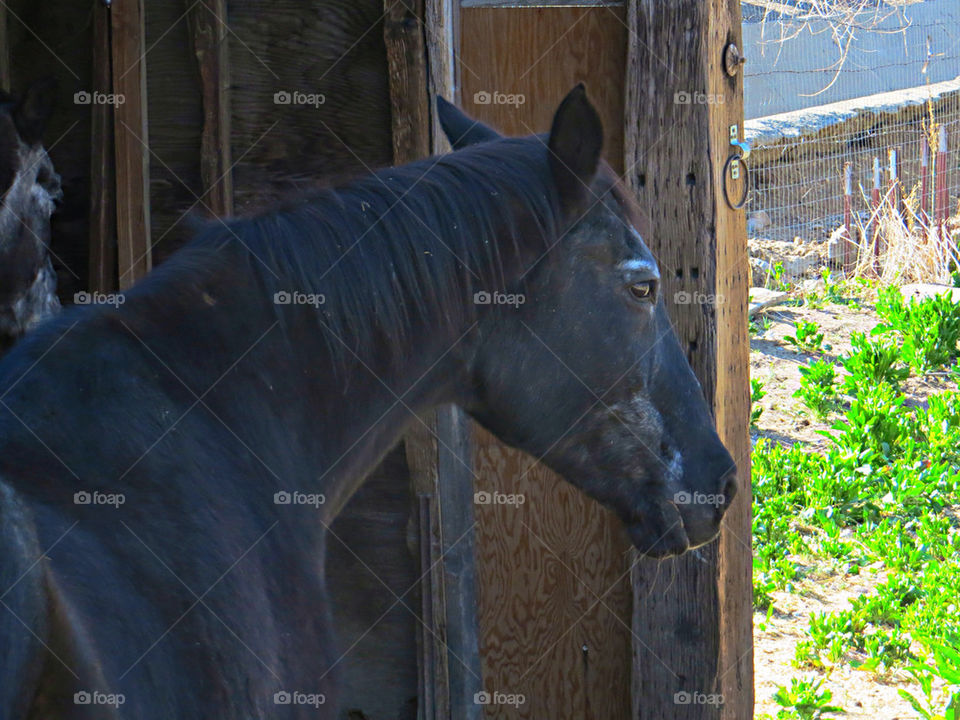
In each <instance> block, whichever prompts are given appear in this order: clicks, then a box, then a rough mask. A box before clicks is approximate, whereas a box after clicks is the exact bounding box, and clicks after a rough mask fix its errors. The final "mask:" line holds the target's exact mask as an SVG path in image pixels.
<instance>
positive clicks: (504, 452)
mask: <svg viewBox="0 0 960 720" xmlns="http://www.w3.org/2000/svg"><path fill="white" fill-rule="evenodd" d="M625 53H626V28H625V25H624V24H623V20H622V12H621V10H620V9H611V8H605V7H601V8H523V9H517V8H463V9H462V10H461V50H460V67H459V77H460V82H461V103H462V106H463V107H464V109H465V110H466V111H467V112H469V113H471V114H472V115H473V116H474V117H477V118H479V119H481V120H483V121H484V122H487V123H489V124H491V125H493V126H495V127H497V128H499V129H500V130H502V131H504V132H506V133H508V134H513V135H526V134H530V133H533V132H544V131H545V130H547V129H548V128H549V126H550V121H551V119H552V116H553V111H554V110H555V108H556V106H557V104H558V103H559V101H560V100H561V99H562V98H563V96H564V95H565V94H566V93H567V92H568V91H569V90H570V88H571V87H572V86H573V85H574V84H575V83H577V82H579V81H581V80H582V81H584V82H586V83H587V87H588V89H589V92H590V96H591V99H592V100H593V101H594V102H595V103H596V104H597V106H598V109H599V110H600V114H601V117H602V118H603V120H604V127H605V129H606V130H607V143H606V145H605V153H606V156H607V158H608V159H609V161H610V162H611V163H612V164H613V165H614V167H615V168H618V169H619V168H620V167H622V156H623V153H622V147H623V145H622V127H623V98H622V95H623V73H624V67H625V61H626V56H625ZM483 92H486V93H489V94H491V95H492V93H494V92H498V93H504V94H513V95H516V94H523V95H524V102H523V103H522V104H514V105H507V104H498V103H496V102H493V101H491V102H490V103H485V102H483V100H484V99H485V98H484V96H481V95H477V93H483ZM491 100H493V99H492V98H491ZM475 438H476V441H475V443H474V463H475V467H476V472H477V475H478V480H477V482H476V490H477V491H478V492H483V491H486V492H492V491H493V490H495V489H496V490H498V491H500V492H503V493H522V494H523V495H524V497H525V502H524V504H523V505H522V506H520V507H515V506H494V505H475V508H474V510H475V513H476V519H477V536H476V543H477V546H476V547H477V573H478V579H479V582H478V586H479V598H478V601H479V609H480V631H481V654H482V657H483V675H484V684H485V688H486V690H487V691H489V692H491V693H492V692H500V693H505V694H522V695H523V696H525V703H524V704H522V705H520V706H518V707H512V706H509V705H495V704H490V705H487V707H486V710H487V712H486V716H487V717H488V718H511V719H512V718H533V719H536V720H540V719H542V718H571V719H572V718H576V719H577V720H581V719H583V720H588V719H590V718H626V717H628V716H629V712H630V709H629V688H630V630H629V622H630V607H631V601H630V587H629V582H628V581H629V576H628V568H629V558H630V554H629V546H628V542H627V539H626V535H625V533H624V532H623V530H622V528H621V526H620V523H619V521H618V520H617V519H616V518H615V517H614V516H613V515H612V514H611V513H609V512H608V511H606V510H605V509H603V508H601V507H600V506H599V505H598V504H596V503H595V502H593V501H592V500H589V499H588V498H586V497H585V496H583V495H582V494H580V493H579V491H577V490H575V489H574V488H573V487H571V486H569V485H567V484H566V483H564V482H563V481H562V480H561V479H560V478H558V477H557V476H556V475H554V474H553V473H551V472H549V471H547V470H546V469H545V468H543V467H540V466H537V467H533V468H532V466H533V464H534V460H533V458H530V457H529V456H527V455H525V454H523V453H520V452H518V451H515V450H512V449H510V448H508V447H506V446H504V445H503V444H501V443H499V442H498V441H497V440H495V439H494V438H493V437H492V436H491V435H489V434H488V433H486V432H483V431H482V430H480V429H479V428H477V429H476V435H475ZM531 468H532V469H531Z"/></svg>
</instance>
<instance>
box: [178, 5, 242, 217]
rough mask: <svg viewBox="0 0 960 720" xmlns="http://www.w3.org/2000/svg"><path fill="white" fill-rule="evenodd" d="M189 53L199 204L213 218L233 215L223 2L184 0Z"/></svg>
mask: <svg viewBox="0 0 960 720" xmlns="http://www.w3.org/2000/svg"><path fill="white" fill-rule="evenodd" d="M186 4H187V7H188V13H187V20H188V22H189V26H190V35H191V36H192V39H193V51H194V54H195V55H196V58H197V69H198V70H199V72H200V89H201V96H202V98H203V130H202V133H201V135H200V179H201V182H202V183H203V196H202V197H203V203H204V205H205V206H206V207H207V208H209V210H210V212H212V213H213V214H214V215H229V214H230V213H232V212H233V174H232V168H231V167H230V165H231V151H230V55H229V52H228V48H229V46H228V44H227V25H226V21H227V3H226V0H208V2H205V3H200V4H196V3H193V2H192V1H191V0H186Z"/></svg>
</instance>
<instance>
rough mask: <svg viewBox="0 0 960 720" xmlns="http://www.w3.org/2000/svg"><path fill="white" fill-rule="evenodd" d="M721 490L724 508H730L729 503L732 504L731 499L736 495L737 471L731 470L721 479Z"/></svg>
mask: <svg viewBox="0 0 960 720" xmlns="http://www.w3.org/2000/svg"><path fill="white" fill-rule="evenodd" d="M721 483H723V484H722V486H721V487H722V488H723V489H722V490H721V491H720V492H721V493H723V498H724V503H723V505H724V508H727V507H730V503H732V502H733V498H734V497H736V495H737V471H736V470H731V471H730V472H728V473H727V474H726V475H725V476H724V477H723V478H721Z"/></svg>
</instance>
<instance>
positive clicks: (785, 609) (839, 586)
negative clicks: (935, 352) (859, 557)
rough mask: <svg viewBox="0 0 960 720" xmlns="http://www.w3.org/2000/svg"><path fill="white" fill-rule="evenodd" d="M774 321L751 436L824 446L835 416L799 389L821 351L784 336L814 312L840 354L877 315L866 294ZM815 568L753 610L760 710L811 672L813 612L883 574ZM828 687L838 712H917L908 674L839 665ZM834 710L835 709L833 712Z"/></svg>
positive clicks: (844, 602)
mask: <svg viewBox="0 0 960 720" xmlns="http://www.w3.org/2000/svg"><path fill="white" fill-rule="evenodd" d="M767 317H768V318H769V320H770V325H769V327H768V328H767V329H766V330H763V329H761V330H760V331H759V332H758V333H756V334H755V335H754V336H753V337H752V339H751V353H750V370H751V374H752V377H754V378H758V379H760V380H761V381H762V382H763V389H764V391H765V392H766V396H765V397H764V398H763V399H762V400H760V402H759V405H760V406H762V407H763V414H762V415H761V417H760V419H759V421H758V423H757V428H756V429H754V430H753V431H752V436H753V440H754V441H756V440H757V439H758V438H759V437H766V438H770V439H771V440H775V441H778V442H782V443H787V444H790V445H792V444H793V443H795V442H802V443H806V444H808V445H809V446H810V447H811V449H814V448H817V449H823V448H825V447H826V445H827V442H828V441H827V440H826V439H825V438H824V437H823V436H822V435H820V434H818V433H817V430H825V429H827V428H828V427H829V425H830V423H831V422H833V416H831V418H829V419H828V420H827V422H819V421H818V420H817V419H816V418H815V417H814V416H813V415H812V414H810V413H809V412H807V411H806V410H805V409H804V408H803V406H802V404H801V402H800V400H799V399H798V398H794V397H793V393H794V391H795V390H796V389H797V388H798V387H799V386H800V373H799V371H798V367H799V366H800V365H802V364H804V363H805V362H807V361H808V360H810V359H816V357H817V356H813V355H808V354H805V353H800V352H797V351H796V349H794V347H793V346H792V345H790V344H788V343H786V342H785V341H784V340H783V338H784V336H785V335H791V334H793V332H794V323H795V322H797V321H798V320H808V321H812V322H815V323H817V325H818V326H819V327H820V330H821V331H822V332H823V333H824V345H825V346H826V345H830V346H831V347H830V349H829V350H827V351H826V353H825V355H826V356H832V357H834V358H839V356H840V355H842V354H844V353H845V352H847V351H849V350H850V342H849V339H850V334H851V333H852V332H866V333H869V331H870V330H871V329H873V327H874V326H875V325H877V323H878V318H877V315H876V313H875V312H874V310H873V307H872V305H870V304H868V301H864V304H863V307H861V308H856V307H850V306H846V305H826V306H825V307H824V308H823V309H813V308H809V307H789V306H781V307H776V308H772V309H771V310H769V311H768V312H767ZM943 389H945V386H943V387H938V383H937V382H936V380H933V381H923V380H919V379H917V378H911V379H910V380H909V381H908V382H906V383H904V391H905V392H906V394H907V397H908V403H921V404H922V403H923V402H924V398H925V397H926V396H927V395H929V394H931V393H933V392H938V391H941V390H943ZM812 563H813V561H811V567H810V568H809V571H808V572H809V574H807V576H806V578H805V579H804V580H803V582H801V583H799V584H798V585H797V588H796V592H794V593H774V594H773V595H774V598H775V602H774V608H775V611H774V613H773V615H772V616H771V617H770V619H769V620H768V619H767V616H766V614H765V613H755V615H754V659H755V668H756V670H755V671H756V698H757V702H756V713H757V714H758V715H759V714H760V713H769V714H770V715H772V716H774V717H776V712H777V710H778V709H779V706H778V705H777V704H776V703H774V702H773V700H772V699H771V696H772V695H773V693H774V692H775V691H776V689H777V686H778V685H787V686H789V684H790V678H792V677H800V676H807V675H809V674H811V673H813V671H811V670H809V669H798V668H795V667H793V665H792V664H791V661H792V660H793V657H794V646H795V645H796V643H797V641H799V640H802V639H804V638H805V637H806V629H807V626H808V622H809V621H808V618H809V616H810V614H811V613H814V612H826V611H834V610H843V609H848V608H849V603H848V598H850V597H854V596H856V595H860V594H863V593H866V592H869V591H870V590H871V589H872V588H874V587H875V586H876V585H878V584H880V583H882V582H883V580H884V575H883V573H882V572H881V571H880V570H879V569H878V568H870V567H867V568H863V569H862V570H861V574H860V575H859V576H847V575H845V574H844V573H843V571H842V570H840V569H839V568H835V567H831V565H830V563H829V562H824V563H821V564H816V565H813V564H812ZM824 687H825V688H828V689H830V690H831V691H832V693H833V702H832V704H834V705H839V706H840V707H843V708H844V709H846V710H847V714H846V715H841V716H837V717H848V718H868V717H869V718H872V719H873V720H906V719H907V718H911V719H912V718H917V717H918V715H917V713H916V711H914V710H913V709H912V708H911V707H910V705H909V704H908V703H907V702H906V701H905V700H904V699H903V698H901V697H900V696H899V694H898V693H897V689H898V688H910V689H914V690H915V689H916V685H912V684H911V683H910V682H909V681H908V676H906V675H896V674H891V675H886V676H878V675H876V674H874V673H870V672H865V671H858V670H853V669H851V668H849V667H847V666H840V667H838V668H836V669H834V670H833V671H832V672H830V673H829V675H827V676H826V679H825V681H824ZM830 717H833V716H830Z"/></svg>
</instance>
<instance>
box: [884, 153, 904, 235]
mask: <svg viewBox="0 0 960 720" xmlns="http://www.w3.org/2000/svg"><path fill="white" fill-rule="evenodd" d="M887 155H888V157H889V160H890V170H889V175H890V188H889V189H888V190H887V192H888V193H889V195H890V210H891V212H892V213H893V215H894V216H897V215H899V216H900V217H901V219H902V218H903V217H904V216H905V215H904V214H903V213H902V208H901V197H900V196H901V193H900V148H890V150H888V151H887Z"/></svg>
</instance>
